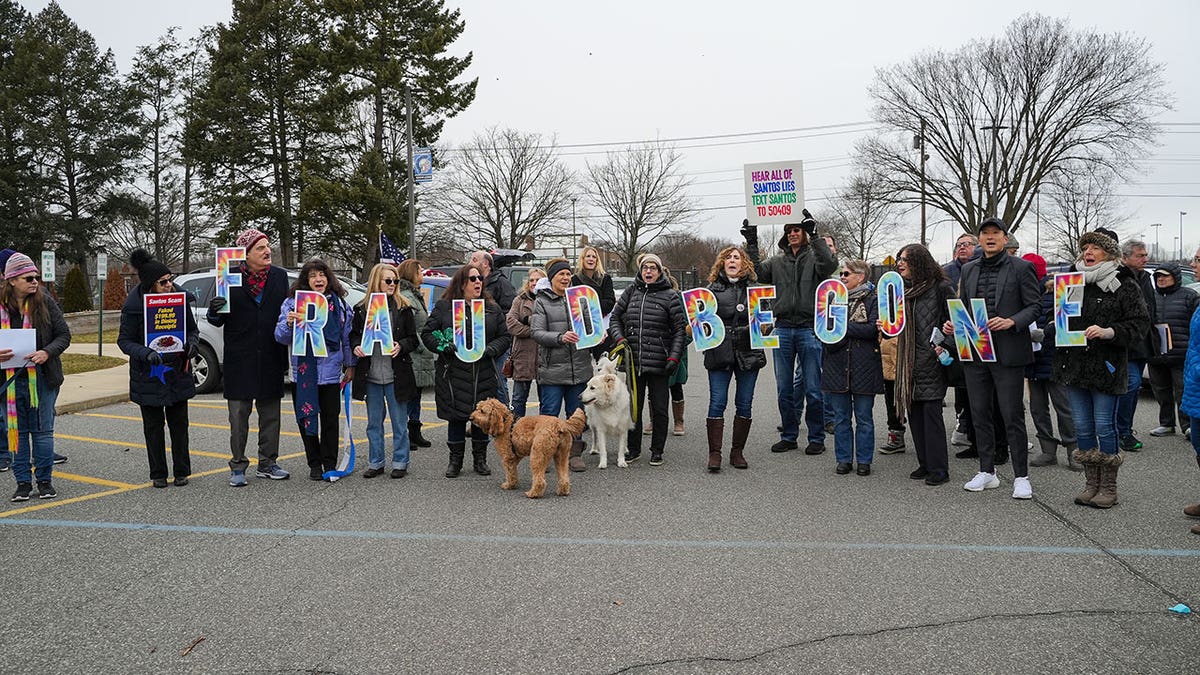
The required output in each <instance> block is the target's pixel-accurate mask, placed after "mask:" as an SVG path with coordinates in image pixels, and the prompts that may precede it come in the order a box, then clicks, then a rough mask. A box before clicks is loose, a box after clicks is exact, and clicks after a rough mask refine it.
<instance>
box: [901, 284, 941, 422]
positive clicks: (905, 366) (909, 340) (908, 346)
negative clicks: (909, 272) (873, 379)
mask: <svg viewBox="0 0 1200 675" xmlns="http://www.w3.org/2000/svg"><path fill="white" fill-rule="evenodd" d="M905 285H906V286H907V285H908V282H905ZM933 288H934V282H932V281H923V282H921V283H919V284H917V285H915V286H911V287H909V288H908V289H906V290H905V291H904V302H905V304H906V305H908V307H910V308H911V307H912V305H911V304H909V303H911V302H912V301H913V300H916V299H917V298H918V297H920V296H922V295H924V294H925V293H928V292H929V291H930V290H931V289H933ZM912 317H913V312H912V311H909V321H906V322H905V324H904V330H903V331H901V332H900V337H898V338H896V339H897V343H896V415H897V417H899V418H903V417H904V416H905V415H906V414H907V413H908V408H909V406H910V405H912V394H913V382H912V376H913V364H914V363H915V362H916V358H917V341H918V340H921V339H923V338H922V336H920V335H917V334H916V328H915V326H914V325H913V324H914V321H912Z"/></svg>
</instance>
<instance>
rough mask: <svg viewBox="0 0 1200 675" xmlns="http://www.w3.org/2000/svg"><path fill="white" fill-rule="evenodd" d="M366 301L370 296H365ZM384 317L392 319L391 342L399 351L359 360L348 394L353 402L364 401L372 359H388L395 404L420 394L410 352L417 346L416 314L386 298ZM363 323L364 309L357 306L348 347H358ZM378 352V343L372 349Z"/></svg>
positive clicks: (365, 312)
mask: <svg viewBox="0 0 1200 675" xmlns="http://www.w3.org/2000/svg"><path fill="white" fill-rule="evenodd" d="M367 298H368V299H369V298H370V296H367ZM388 314H390V315H391V319H392V339H393V340H395V342H396V344H398V345H400V351H399V352H398V353H397V354H396V355H395V356H394V357H390V358H389V357H387V356H383V355H379V356H372V355H370V354H367V355H366V356H362V357H359V359H358V365H357V366H356V367H355V369H354V380H353V381H352V383H351V389H350V395H351V396H353V397H354V398H355V399H356V400H359V401H364V400H366V398H367V373H369V372H370V371H371V360H372V359H389V360H390V361H391V362H392V377H393V378H394V379H393V380H392V388H393V389H394V390H395V391H396V400H397V401H408V400H411V399H414V398H416V397H418V396H420V395H421V390H420V389H419V388H418V387H417V378H416V376H415V375H414V373H413V358H412V355H413V352H415V351H417V345H418V344H420V342H419V339H418V337H417V319H416V316H417V315H416V311H415V310H413V308H412V307H405V308H404V309H398V308H397V307H396V301H395V300H394V299H392V298H391V297H389V298H388ZM366 322H367V308H366V307H364V306H363V305H361V304H360V305H357V306H355V308H354V318H353V319H351V324H350V344H351V348H352V349H353V348H357V347H359V346H361V345H362V338H363V328H364V326H365V325H366ZM375 349H376V350H378V349H379V346H378V344H377V345H376V346H375Z"/></svg>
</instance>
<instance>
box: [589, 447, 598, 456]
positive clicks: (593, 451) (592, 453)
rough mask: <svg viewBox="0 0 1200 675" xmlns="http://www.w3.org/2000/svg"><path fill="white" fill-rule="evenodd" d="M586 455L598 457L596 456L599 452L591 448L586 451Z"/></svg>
mask: <svg viewBox="0 0 1200 675" xmlns="http://www.w3.org/2000/svg"><path fill="white" fill-rule="evenodd" d="M588 454H589V455H598V454H600V451H599V450H597V449H596V447H595V446H592V449H591V450H588Z"/></svg>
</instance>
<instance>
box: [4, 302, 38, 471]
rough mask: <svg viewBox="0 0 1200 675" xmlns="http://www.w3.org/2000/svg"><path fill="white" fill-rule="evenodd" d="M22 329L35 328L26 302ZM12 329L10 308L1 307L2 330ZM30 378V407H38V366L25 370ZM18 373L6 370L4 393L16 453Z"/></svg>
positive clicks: (7, 419)
mask: <svg viewBox="0 0 1200 675" xmlns="http://www.w3.org/2000/svg"><path fill="white" fill-rule="evenodd" d="M21 327H22V328H33V319H32V318H31V317H30V316H29V301H28V300H26V301H25V306H24V307H23V308H22V311H21ZM8 328H12V324H11V322H10V320H9V316H8V308H7V307H4V306H3V305H0V329H8ZM25 372H26V373H27V374H28V376H29V407H30V408H37V407H38V393H37V392H38V390H37V366H35V365H33V364H30V365H29V367H27V368H26V369H25ZM18 374H19V373H18V372H17V369H16V368H6V369H5V382H4V391H5V395H6V398H7V408H6V411H5V412H6V414H5V422H6V423H7V428H8V447H9V448H10V449H11V450H12V451H13V452H16V450H17V382H16V380H17V375H18Z"/></svg>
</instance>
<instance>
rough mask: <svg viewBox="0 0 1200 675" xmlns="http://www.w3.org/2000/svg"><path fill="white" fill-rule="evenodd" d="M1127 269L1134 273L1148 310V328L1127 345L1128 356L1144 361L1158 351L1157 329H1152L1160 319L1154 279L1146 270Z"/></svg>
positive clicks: (1131, 358)
mask: <svg viewBox="0 0 1200 675" xmlns="http://www.w3.org/2000/svg"><path fill="white" fill-rule="evenodd" d="M1129 271H1130V273H1131V274H1133V275H1134V279H1135V280H1136V281H1137V283H1138V288H1140V289H1141V291H1142V299H1143V300H1145V301H1146V309H1147V310H1149V311H1150V330H1148V331H1146V334H1145V335H1143V336H1142V339H1140V340H1134V341H1133V344H1131V345H1129V358H1130V360H1134V361H1146V360H1148V359H1149V358H1150V357H1151V356H1154V355H1155V354H1157V353H1158V335H1157V333H1158V331H1157V330H1155V329H1154V324H1156V323H1159V322H1160V320H1159V319H1158V315H1157V312H1156V311H1155V309H1156V308H1155V304H1156V303H1155V302H1154V295H1155V293H1154V279H1153V278H1151V276H1150V273H1149V272H1147V271H1146V270H1142V271H1140V272H1134V271H1133V270H1129ZM1176 283H1178V282H1176Z"/></svg>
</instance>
